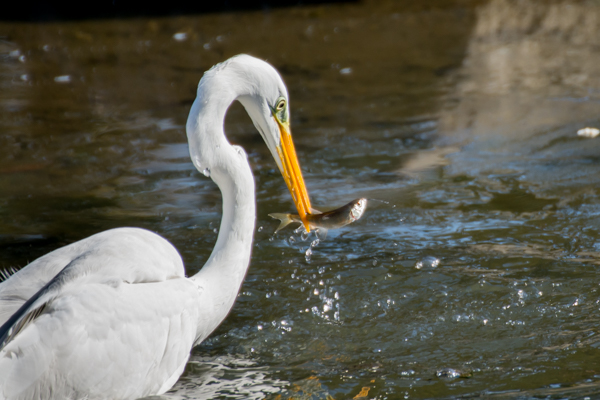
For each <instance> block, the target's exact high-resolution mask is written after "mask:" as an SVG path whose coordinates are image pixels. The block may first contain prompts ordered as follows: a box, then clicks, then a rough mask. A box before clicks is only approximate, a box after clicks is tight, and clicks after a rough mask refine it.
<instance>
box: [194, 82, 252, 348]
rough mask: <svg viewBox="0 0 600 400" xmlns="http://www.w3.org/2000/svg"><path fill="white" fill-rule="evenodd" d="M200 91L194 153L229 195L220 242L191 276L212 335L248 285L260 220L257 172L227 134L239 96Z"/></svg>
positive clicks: (202, 329) (204, 331)
mask: <svg viewBox="0 0 600 400" xmlns="http://www.w3.org/2000/svg"><path fill="white" fill-rule="evenodd" d="M209 95H210V93H202V92H200V91H199V94H198V97H197V99H196V101H195V102H194V104H193V106H192V111H191V112H190V117H189V118H188V123H187V133H188V140H189V143H190V154H191V157H192V160H193V162H194V165H195V166H196V168H197V169H198V170H199V171H200V172H203V173H204V174H205V175H209V176H210V177H211V178H212V180H213V181H214V182H215V183H216V184H217V186H218V187H219V189H220V190H221V193H222V196H223V217H222V219H221V227H220V230H219V235H218V238H217V242H216V244H215V247H214V249H213V251H212V253H211V255H210V257H209V259H208V261H207V262H206V264H205V265H204V267H203V268H202V269H201V270H200V272H198V273H197V274H196V275H194V276H193V277H191V279H192V280H193V281H194V282H195V283H196V284H197V285H198V286H200V288H201V296H202V301H203V305H202V308H203V310H206V311H207V312H208V313H209V315H203V316H202V315H201V316H200V321H199V327H198V329H199V330H198V338H200V337H202V336H204V337H205V336H207V335H208V334H209V333H210V332H212V331H213V330H214V329H215V328H216V327H217V326H218V325H219V324H220V323H221V321H222V320H223V319H224V318H225V317H226V316H227V314H228V313H229V311H230V310H231V308H232V307H233V303H234V302H235V299H236V297H237V293H238V291H239V289H240V287H241V285H242V282H243V280H244V277H245V275H246V271H247V270H248V265H249V263H250V253H251V251H252V239H253V235H254V227H255V220H256V206H255V193H254V177H253V175H252V171H251V170H250V165H249V164H248V160H247V157H246V154H245V152H244V151H243V149H242V148H241V147H237V146H232V145H231V144H229V142H228V141H227V139H226V137H225V133H224V130H223V121H224V117H225V112H226V110H227V108H228V107H229V105H230V104H231V103H232V102H233V100H234V98H231V97H228V96H223V94H221V96H220V97H219V98H217V99H215V100H216V101H213V99H212V98H211V101H210V102H206V101H205V100H204V99H206V98H210V96H209ZM202 338H203V337H202Z"/></svg>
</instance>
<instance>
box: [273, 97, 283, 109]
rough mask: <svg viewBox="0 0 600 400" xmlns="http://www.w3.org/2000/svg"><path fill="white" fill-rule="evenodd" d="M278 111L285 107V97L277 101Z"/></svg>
mask: <svg viewBox="0 0 600 400" xmlns="http://www.w3.org/2000/svg"><path fill="white" fill-rule="evenodd" d="M275 109H276V110H277V111H282V110H284V109H285V99H281V100H279V103H277V107H276V108H275Z"/></svg>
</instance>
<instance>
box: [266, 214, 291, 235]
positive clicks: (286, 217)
mask: <svg viewBox="0 0 600 400" xmlns="http://www.w3.org/2000/svg"><path fill="white" fill-rule="evenodd" d="M269 217H271V218H275V219H278V220H280V221H281V223H280V224H279V226H278V227H277V229H275V233H277V232H279V231H280V230H282V229H283V228H285V227H286V226H288V225H289V224H291V223H292V222H294V220H293V219H292V214H284V213H273V214H269Z"/></svg>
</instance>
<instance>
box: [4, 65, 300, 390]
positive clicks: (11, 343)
mask: <svg viewBox="0 0 600 400" xmlns="http://www.w3.org/2000/svg"><path fill="white" fill-rule="evenodd" d="M235 100H238V101H240V102H241V103H242V105H243V106H244V107H245V109H246V111H247V112H248V114H249V115H250V117H251V119H252V121H253V122H254V125H255V126H256V128H257V129H258V131H259V132H260V134H261V135H262V137H263V139H264V140H265V142H266V143H267V146H268V147H269V149H270V151H271V153H272V154H273V157H274V158H275V161H276V163H277V165H278V167H279V169H280V171H281V173H282V175H283V177H284V179H285V181H286V183H287V185H288V188H289V190H290V192H291V194H292V197H293V199H294V202H295V204H296V207H297V209H298V211H299V213H300V215H301V216H302V218H303V221H304V223H305V226H306V227H307V229H308V224H307V222H306V214H307V212H309V210H310V202H309V198H308V194H307V192H306V189H305V186H304V180H303V178H302V173H301V172H300V167H299V164H298V160H297V158H296V152H295V150H294V145H293V143H292V139H291V135H290V129H289V108H288V93H287V90H286V87H285V85H284V83H283V81H282V79H281V77H280V76H279V74H278V73H277V71H276V70H275V69H274V68H273V67H272V66H271V65H269V64H267V63H266V62H264V61H261V60H259V59H256V58H254V57H251V56H248V55H238V56H235V57H233V58H231V59H229V60H227V61H225V62H223V63H221V64H218V65H216V66H214V67H213V68H212V69H210V70H209V71H207V72H206V73H205V74H204V76H203V78H202V79H201V80H200V84H199V85H198V95H197V98H196V100H195V101H194V104H193V105H192V108H191V111H190V114H189V117H188V121H187V126H186V129H187V136H188V141H189V146H190V155H191V158H192V161H193V163H194V165H195V166H196V168H197V169H198V170H199V171H201V172H203V173H204V174H205V175H207V176H210V177H211V178H212V179H213V181H215V183H216V184H217V185H218V186H219V189H220V190H221V192H222V194H223V218H222V220H221V227H220V231H219V235H218V238H217V242H216V244H215V247H214V249H213V252H212V254H211V255H210V258H209V259H208V261H207V262H206V264H205V265H204V267H203V268H202V269H201V270H200V272H198V273H197V274H196V275H194V276H192V277H190V278H187V277H185V271H184V267H183V262H182V260H181V257H180V255H179V253H178V252H177V250H176V249H175V248H174V247H173V246H172V245H171V244H170V243H169V242H168V241H167V240H166V239H164V238H162V237H160V236H158V235H156V234H154V233H152V232H149V231H146V230H143V229H138V228H119V229H113V230H108V231H105V232H101V233H98V234H96V235H93V236H91V237H88V238H87V239H83V240H81V241H79V242H76V243H73V244H71V245H68V246H65V247H62V248H60V249H58V250H55V251H53V252H51V253H49V254H47V255H45V256H43V257H41V258H39V259H37V260H35V261H34V262H32V263H31V264H29V265H27V266H26V267H25V268H23V269H21V270H20V271H18V272H16V273H15V274H14V275H12V276H11V277H10V278H9V279H7V280H6V281H4V282H2V283H1V284H0V324H2V326H1V327H0V399H11V400H12V399H80V398H81V399H83V398H85V399H134V398H139V397H144V396H149V395H153V394H161V393H164V392H166V391H167V390H168V389H170V388H171V387H172V386H173V384H175V382H176V381H177V379H178V378H179V376H180V375H181V374H182V372H183V370H184V367H185V365H186V362H187V360H188V357H189V354H190V350H191V348H192V347H193V346H194V345H196V344H198V343H200V342H202V340H204V339H205V338H206V337H207V336H208V335H209V334H210V333H211V332H212V331H213V330H214V329H215V328H217V326H218V325H219V324H220V323H221V322H222V321H223V319H225V317H226V315H227V314H228V313H229V311H230V309H231V308H232V307H233V303H234V301H235V299H236V296H237V293H238V291H239V289H240V286H241V284H242V281H243V279H244V276H245V274H246V271H247V269H248V264H249V262H250V252H251V248H252V237H253V232H254V226H255V215H256V214H255V213H256V211H255V196H254V178H253V176H252V172H251V170H250V166H249V163H248V160H247V156H246V153H245V152H244V150H243V149H242V148H241V147H239V146H233V145H231V144H230V143H229V142H228V141H227V139H226V137H225V133H224V129H223V123H224V118H225V113H226V111H227V108H228V107H229V106H230V105H231V103H232V102H233V101H235Z"/></svg>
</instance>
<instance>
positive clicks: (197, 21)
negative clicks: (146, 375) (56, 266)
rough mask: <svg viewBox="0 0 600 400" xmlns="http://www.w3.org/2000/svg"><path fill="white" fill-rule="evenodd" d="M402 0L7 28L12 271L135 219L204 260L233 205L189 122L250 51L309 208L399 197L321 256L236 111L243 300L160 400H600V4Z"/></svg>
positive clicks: (5, 184) (4, 80)
mask: <svg viewBox="0 0 600 400" xmlns="http://www.w3.org/2000/svg"><path fill="white" fill-rule="evenodd" d="M476 6H477V7H476ZM402 7H403V6H402V5H401V4H395V3H391V2H390V3H388V2H382V3H381V4H380V5H377V4H371V3H369V2H367V3H364V4H345V5H332V6H323V7H312V8H311V7H305V8H292V9H280V10H273V11H270V12H265V13H262V12H258V13H255V12H241V13H238V14H236V15H235V16H233V15H230V14H214V15H201V16H190V17H173V18H162V19H143V18H140V19H139V20H128V21H87V22H74V23H47V24H37V25H36V24H34V25H28V24H11V23H6V22H3V23H0V32H6V33H0V34H2V35H6V39H5V40H3V41H2V42H1V43H0V55H1V57H0V87H1V88H2V90H1V91H0V105H1V107H2V110H3V113H2V114H1V115H0V125H1V129H2V132H3V133H2V135H1V136H0V187H1V191H0V192H1V193H2V196H1V197H0V216H1V218H0V247H1V248H2V250H3V256H4V257H3V262H2V265H1V266H3V267H8V266H11V265H17V266H22V265H24V264H25V263H26V262H27V261H28V260H29V261H30V260H32V259H34V258H35V257H37V256H39V255H42V254H44V253H46V252H47V251H49V250H51V249H53V248H56V247H57V246H59V245H63V244H66V243H69V242H72V241H74V240H77V239H80V238H82V237H84V236H87V235H89V234H92V233H94V232H97V231H99V230H103V229H108V228H111V227H115V226H126V225H132V226H141V227H145V228H148V229H151V230H154V231H157V232H159V233H161V234H162V235H164V236H165V237H167V238H168V239H169V240H171V241H172V242H173V243H174V244H175V245H176V246H177V248H178V249H180V251H181V253H182V255H183V257H184V259H185V261H186V265H187V268H188V271H189V272H190V273H194V272H195V271H196V270H197V269H198V268H200V267H201V266H202V264H203V262H204V261H205V260H206V259H207V258H208V255H209V254H210V249H211V248H212V245H213V244H214V241H215V239H216V236H217V229H218V227H219V221H220V201H221V199H220V194H219V192H218V190H217V189H216V187H215V186H214V185H213V184H212V182H211V181H210V180H208V179H206V178H205V177H204V176H203V175H202V174H201V173H199V172H197V171H195V170H194V168H193V166H192V164H191V162H190V161H189V158H188V151H187V145H186V143H185V134H184V131H183V127H184V124H185V119H186V117H187V112H188V110H189V106H190V104H191V100H192V99H193V97H194V93H195V87H196V84H197V81H198V79H199V78H200V76H201V74H202V71H204V70H205V69H207V68H208V67H210V66H211V65H212V64H214V63H216V62H218V61H221V60H223V59H225V58H227V57H229V56H231V55H233V54H236V53H239V52H249V53H252V54H255V55H257V56H260V57H263V58H267V59H269V60H270V61H271V62H273V64H274V65H275V66H277V67H278V69H279V70H280V71H281V72H282V74H283V75H284V79H285V80H286V82H287V84H288V87H289V90H290V93H291V103H290V104H291V110H292V112H291V115H292V118H293V124H292V125H293V129H294V138H295V141H296V143H297V150H298V153H299V158H300V160H301V164H302V167H303V169H304V171H305V178H306V180H307V184H308V188H309V190H310V192H311V197H312V199H313V203H314V204H315V206H317V208H318V207H319V206H321V207H337V206H340V205H342V204H345V203H346V202H347V201H348V200H349V199H353V198H357V197H368V198H375V199H379V200H383V201H387V202H389V204H385V203H383V202H379V203H378V202H374V201H372V202H370V203H369V209H368V211H367V213H366V215H365V216H364V217H363V218H362V219H361V220H360V221H359V222H357V223H356V224H354V225H352V226H351V227H349V228H345V229H341V230H337V231H330V232H329V234H328V237H327V239H326V240H321V241H319V243H318V244H316V245H315V246H311V243H313V241H314V240H315V237H314V236H312V235H311V236H309V237H307V238H302V237H301V235H300V234H298V233H294V232H293V230H292V229H286V230H284V231H282V232H280V233H278V234H277V235H273V232H274V230H275V228H276V226H277V222H276V221H275V220H272V219H271V218H269V217H268V216H267V214H269V213H272V212H282V211H290V210H289V208H290V207H291V202H290V200H289V195H288V194H287V190H286V188H285V184H284V183H283V181H282V179H281V178H280V177H279V176H278V172H277V170H276V167H275V165H274V163H273V162H272V160H270V155H269V154H268V151H267V150H266V148H265V146H264V145H263V144H262V143H261V142H260V138H259V136H258V135H256V134H254V135H250V134H248V133H249V132H254V128H253V127H252V125H251V123H250V121H249V120H248V118H247V117H246V116H245V115H244V112H243V110H242V109H241V107H239V106H234V107H232V109H231V110H230V114H229V116H228V119H227V123H226V127H227V131H228V132H229V139H230V140H231V141H232V142H235V143H237V144H240V145H243V146H244V147H245V148H246V150H247V152H248V153H249V157H250V160H251V162H252V164H253V171H254V173H255V177H256V183H257V196H258V220H257V227H262V229H257V232H256V236H255V247H254V251H253V260H252V265H251V268H250V270H249V272H248V276H247V279H246V283H245V284H244V286H243V288H242V291H241V293H240V295H239V298H238V302H237V304H236V306H235V308H234V310H233V311H232V313H231V314H230V316H229V317H228V319H227V320H226V321H225V322H224V323H223V325H222V326H221V327H220V328H219V329H218V330H217V331H216V332H215V334H214V335H213V336H212V337H211V338H210V339H208V340H207V341H206V342H205V343H203V344H202V345H201V346H199V347H198V348H196V349H195V350H194V352H193V355H192V358H191V362H190V365H189V367H188V369H187V371H186V373H185V374H184V376H183V378H182V380H181V381H180V382H179V383H178V384H177V385H176V387H175V388H174V390H173V391H172V392H170V393H169V394H167V395H166V396H165V397H167V398H264V397H266V398H277V396H278V395H281V396H282V398H323V399H325V398H327V396H332V397H333V398H339V399H342V398H351V397H355V396H357V395H359V394H364V393H365V391H367V392H368V393H367V395H365V396H364V398H381V399H383V398H389V399H395V398H403V397H406V398H452V397H459V396H469V395H474V396H483V397H490V398H494V397H499V398H506V397H508V398H536V397H583V396H585V395H593V394H595V393H598V392H600V389H599V388H600V385H599V379H600V378H599V377H600V372H599V371H600V361H598V360H600V357H599V356H600V354H599V353H598V343H599V342H598V339H597V336H598V335H597V326H598V323H599V322H600V321H599V318H598V317H597V315H598V311H599V308H600V306H599V304H600V300H599V299H600V297H599V296H598V288H599V286H598V284H599V282H600V280H598V276H597V272H596V269H597V266H598V265H599V264H600V253H599V252H600V235H599V233H598V232H600V218H599V216H600V202H599V201H598V188H597V187H598V185H597V184H598V179H599V178H598V177H599V176H600V174H599V172H600V171H599V166H600V163H599V161H600V159H599V158H598V156H597V154H598V151H597V150H598V146H599V145H598V143H600V142H598V141H597V140H594V139H585V138H580V137H577V136H576V131H577V130H578V129H580V128H582V127H584V126H596V127H598V126H600V121H599V120H598V115H600V113H599V111H600V109H599V108H600V102H599V101H598V93H600V84H598V77H599V76H600V63H599V62H598V57H599V53H598V50H597V49H598V47H597V40H598V37H597V35H596V28H595V25H594V23H593V21H595V20H594V18H598V16H600V8H599V7H598V5H597V4H595V3H593V2H589V3H584V2H570V1H557V2H555V3H552V4H546V3H542V2H533V1H521V2H502V1H482V2H477V4H475V3H473V4H471V3H470V2H463V3H461V5H457V4H455V3H451V2H448V3H445V2H441V3H440V4H438V6H437V7H430V8H427V7H425V8H423V9H419V8H418V7H417V6H415V7H417V8H416V9H415V8H413V9H403V8H402ZM281 20H283V21H285V22H286V23H285V24H283V25H280V24H281V22H278V21H281ZM32 26H33V27H34V28H35V29H30V28H31V27H32ZM248 26H252V27H254V29H253V30H252V32H249V31H248V29H247V28H246V27H248ZM334 28H338V29H337V30H335V29H334ZM274 31H277V32H278V35H275V36H276V39H277V40H273V38H274V35H273V32H274ZM180 33H185V35H186V36H185V38H184V39H182V40H179V39H178V38H183V36H181V35H180V36H175V35H179V34H180ZM219 37H220V38H221V39H219ZM325 38H327V39H325ZM283 39H284V40H283ZM207 44H208V46H206V45H207ZM290 46H291V47H293V48H294V50H295V51H293V52H292V51H290V48H291V47H290ZM23 57H24V58H23ZM346 68H349V70H347V69H346ZM342 71H345V72H348V73H342ZM64 76H69V77H70V78H69V79H68V81H67V80H66V79H65V78H63V79H59V80H56V78H57V77H64ZM309 249H310V250H311V254H309V255H307V250H309ZM456 372H458V375H457V373H456ZM303 396H304V397H303ZM310 396H312V397H310ZM367 396H368V397H367ZM359 398H360V397H359Z"/></svg>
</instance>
